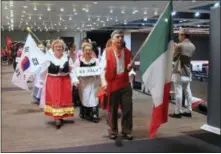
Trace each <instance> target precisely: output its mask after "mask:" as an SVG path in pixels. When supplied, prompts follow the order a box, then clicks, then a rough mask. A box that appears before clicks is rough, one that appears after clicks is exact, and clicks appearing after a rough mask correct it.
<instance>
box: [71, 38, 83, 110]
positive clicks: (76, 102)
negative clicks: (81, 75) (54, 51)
mask: <svg viewBox="0 0 221 154" xmlns="http://www.w3.org/2000/svg"><path fill="white" fill-rule="evenodd" d="M68 56H69V58H70V60H71V61H72V64H75V62H76V59H77V51H76V45H75V44H74V42H72V43H71V44H70V45H69V51H68ZM73 67H74V66H73ZM72 102H73V104H74V106H75V107H78V106H81V100H80V97H79V92H78V87H77V86H75V85H73V86H72Z"/></svg>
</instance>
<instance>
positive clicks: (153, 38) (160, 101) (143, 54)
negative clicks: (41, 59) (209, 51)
mask: <svg viewBox="0 0 221 154" xmlns="http://www.w3.org/2000/svg"><path fill="white" fill-rule="evenodd" d="M171 12H172V1H170V2H169V4H168V5H167V7H166V8H165V10H164V11H163V13H162V14H161V15H160V17H159V19H158V21H157V23H156V25H155V26H154V28H153V29H152V31H151V32H150V34H149V36H148V37H147V39H146V40H145V41H144V43H143V44H142V46H141V48H140V50H139V51H138V53H140V69H141V73H142V80H143V83H144V86H145V89H146V90H149V91H150V93H151V95H152V98H153V103H154V107H153V112H152V119H151V122H150V126H149V136H150V137H153V136H154V135H155V133H156V131H157V129H158V128H159V127H160V125H161V124H163V123H165V122H167V118H168V105H169V96H170V93H169V92H170V81H171V72H172V54H173V26H172V16H171ZM138 53H137V54H136V56H137V55H138ZM136 56H135V57H136ZM134 59H135V58H134Z"/></svg>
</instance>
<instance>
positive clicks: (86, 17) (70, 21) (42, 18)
mask: <svg viewBox="0 0 221 154" xmlns="http://www.w3.org/2000/svg"><path fill="white" fill-rule="evenodd" d="M167 3H168V1H96V2H95V1H2V30H10V31H11V30H17V29H21V30H24V29H25V28H26V27H27V26H30V27H31V28H32V29H33V31H66V30H67V31H90V30H112V29H116V28H121V29H142V28H148V27H152V26H153V25H154V24H155V23H156V21H157V18H158V16H159V14H160V13H161V12H162V11H163V10H164V8H165V6H166V5H167ZM214 4H215V5H217V3H216V1H180V0H179V1H173V8H174V12H173V13H172V15H173V16H174V18H173V19H174V26H176V27H177V26H178V27H180V26H196V27H200V28H203V27H205V28H208V26H209V9H210V7H212V6H214ZM218 5H219V4H218Z"/></svg>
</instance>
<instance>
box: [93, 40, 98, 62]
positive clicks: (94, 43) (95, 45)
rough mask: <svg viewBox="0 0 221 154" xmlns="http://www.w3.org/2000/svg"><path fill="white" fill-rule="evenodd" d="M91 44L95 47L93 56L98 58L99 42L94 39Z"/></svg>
mask: <svg viewBox="0 0 221 154" xmlns="http://www.w3.org/2000/svg"><path fill="white" fill-rule="evenodd" d="M91 45H92V49H93V56H94V57H96V58H98V53H99V51H98V48H97V43H96V42H95V41H92V42H91Z"/></svg>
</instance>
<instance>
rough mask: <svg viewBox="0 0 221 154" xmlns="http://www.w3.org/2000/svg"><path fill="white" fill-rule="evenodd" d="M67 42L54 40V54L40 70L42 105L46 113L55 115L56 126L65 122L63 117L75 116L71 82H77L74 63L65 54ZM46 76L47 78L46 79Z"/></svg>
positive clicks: (58, 126) (51, 115)
mask: <svg viewBox="0 0 221 154" xmlns="http://www.w3.org/2000/svg"><path fill="white" fill-rule="evenodd" d="M64 49H65V44H64V42H63V41H62V40H54V41H53V42H52V50H53V52H54V56H48V60H47V61H46V62H45V63H44V65H43V66H42V68H41V71H40V77H39V84H42V85H44V87H43V93H42V98H41V99H42V100H43V101H44V102H43V101H42V100H41V104H40V107H41V106H44V112H45V115H47V116H50V117H53V118H54V119H55V122H56V128H57V129H59V128H60V127H61V126H62V124H63V122H64V121H63V118H67V117H73V116H74V107H73V103H72V95H71V84H73V83H75V82H76V76H75V73H73V68H72V67H71V66H73V64H71V61H69V59H68V57H67V55H66V54H64ZM45 78H46V80H45Z"/></svg>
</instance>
